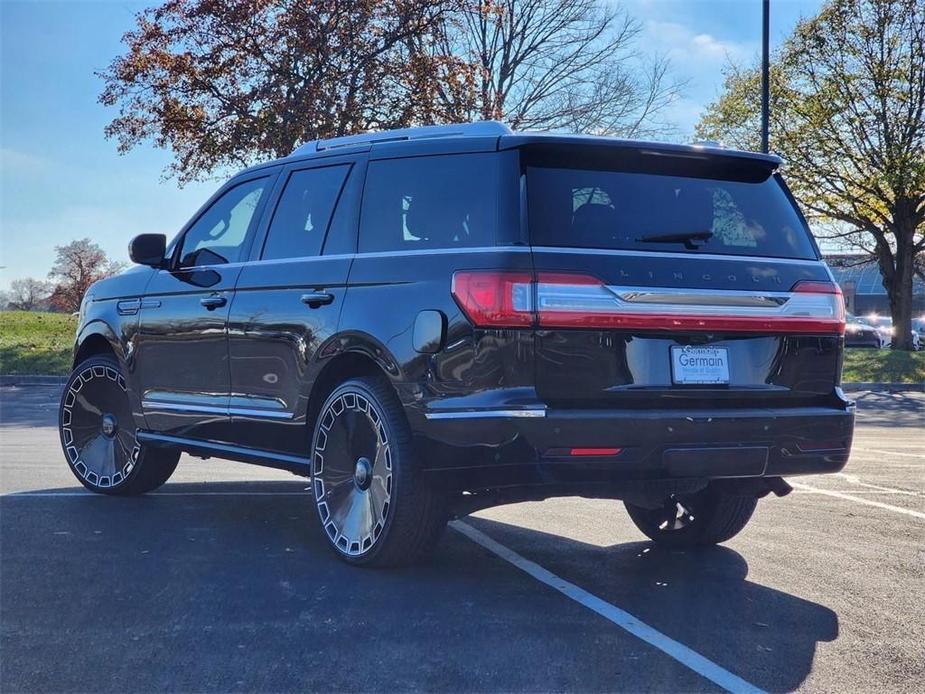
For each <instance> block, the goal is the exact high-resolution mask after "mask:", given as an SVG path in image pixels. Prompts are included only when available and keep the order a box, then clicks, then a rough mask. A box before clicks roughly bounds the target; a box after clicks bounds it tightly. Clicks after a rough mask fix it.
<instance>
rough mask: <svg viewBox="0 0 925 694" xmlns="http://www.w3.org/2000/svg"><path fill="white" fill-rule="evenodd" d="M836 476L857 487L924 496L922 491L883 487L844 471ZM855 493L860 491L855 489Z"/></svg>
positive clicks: (888, 492) (887, 492)
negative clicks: (863, 480)
mask: <svg viewBox="0 0 925 694" xmlns="http://www.w3.org/2000/svg"><path fill="white" fill-rule="evenodd" d="M836 476H837V477H841V478H842V479H843V480H845V481H846V482H848V483H849V484H856V485H858V486H859V487H866V488H867V489H875V490H878V491H880V492H883V493H886V494H905V495H907V496H925V495H923V493H922V492H916V491H911V490H909V489H896V488H895V487H883V486H881V485H879V484H871V483H870V482H862V481H861V479H860V478H859V477H858V476H857V475H849V474H846V473H844V472H839V473H837V474H836ZM854 493H855V494H860V493H861V492H860V491H858V490H856V491H854Z"/></svg>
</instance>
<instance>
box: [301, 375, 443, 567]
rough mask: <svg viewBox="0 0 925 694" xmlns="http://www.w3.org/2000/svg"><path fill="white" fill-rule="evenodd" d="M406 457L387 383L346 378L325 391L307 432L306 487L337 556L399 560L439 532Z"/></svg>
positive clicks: (404, 428) (403, 427) (405, 434)
mask: <svg viewBox="0 0 925 694" xmlns="http://www.w3.org/2000/svg"><path fill="white" fill-rule="evenodd" d="M412 460H413V454H412V451H411V446H410V432H409V431H408V425H407V422H406V421H405V419H404V413H403V412H402V410H401V406H400V405H399V403H398V402H397V398H396V397H395V395H394V393H393V392H392V391H391V388H390V386H389V385H388V383H386V382H383V381H381V380H380V379H376V378H358V379H353V380H350V381H347V382H346V383H344V384H343V385H341V386H340V387H338V388H337V389H335V390H334V392H333V393H331V395H330V396H328V398H327V400H326V401H325V403H324V405H323V406H322V407H321V410H320V412H319V415H318V418H317V421H316V424H315V432H314V436H313V438H312V492H313V494H314V503H315V508H316V509H317V512H318V519H319V521H320V522H321V528H322V530H323V532H324V534H325V536H326V538H327V540H328V542H329V544H330V545H331V547H333V548H334V549H335V550H336V551H337V553H338V554H339V555H340V556H341V557H342V558H343V559H345V560H347V561H348V562H350V563H355V564H375V565H380V566H381V565H394V564H401V563H406V562H408V561H410V560H413V559H414V558H416V557H417V556H419V555H420V554H421V553H422V552H423V551H425V550H426V549H429V547H430V546H431V545H432V544H433V542H435V541H436V539H437V537H439V533H440V530H442V528H443V526H444V525H445V524H446V518H445V517H444V516H442V515H441V513H440V510H439V508H438V506H437V504H436V500H435V495H434V494H433V492H432V491H431V490H430V489H429V488H428V487H427V486H426V485H425V484H424V481H423V480H422V479H419V478H418V477H417V476H416V475H415V474H414V472H413V467H412Z"/></svg>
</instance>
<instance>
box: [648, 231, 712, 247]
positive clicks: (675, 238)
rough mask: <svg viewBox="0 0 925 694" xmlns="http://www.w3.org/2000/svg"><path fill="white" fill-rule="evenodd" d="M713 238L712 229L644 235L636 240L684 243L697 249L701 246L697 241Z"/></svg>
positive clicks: (685, 245)
mask: <svg viewBox="0 0 925 694" xmlns="http://www.w3.org/2000/svg"><path fill="white" fill-rule="evenodd" d="M712 238H713V232H712V231H690V232H687V233H686V234H655V235H654V236H642V237H640V238H638V239H636V240H637V241H643V242H646V243H683V244H684V247H685V248H686V249H688V250H690V251H695V250H697V249H698V248H699V247H700V246H698V245H696V243H695V242H696V241H700V242H701V243H703V242H704V241H709V240H710V239H712Z"/></svg>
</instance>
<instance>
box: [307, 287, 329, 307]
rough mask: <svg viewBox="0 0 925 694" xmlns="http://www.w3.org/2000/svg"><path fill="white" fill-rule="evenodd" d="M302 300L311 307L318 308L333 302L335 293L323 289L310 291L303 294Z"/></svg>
mask: <svg viewBox="0 0 925 694" xmlns="http://www.w3.org/2000/svg"><path fill="white" fill-rule="evenodd" d="M301 301H302V303H303V304H306V305H307V306H308V307H309V308H318V307H319V306H327V305H328V304H330V303H332V302H333V301H334V295H333V294H329V293H328V292H321V291H318V292H309V293H308V294H303V295H302V299H301Z"/></svg>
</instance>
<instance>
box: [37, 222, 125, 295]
mask: <svg viewBox="0 0 925 694" xmlns="http://www.w3.org/2000/svg"><path fill="white" fill-rule="evenodd" d="M55 253H57V257H56V259H55V264H54V265H53V266H52V268H51V271H49V273H48V276H49V277H50V278H51V279H53V280H56V284H55V288H54V291H53V292H52V295H51V298H50V301H51V305H52V306H53V307H54V308H56V309H58V310H59V311H69V312H73V311H76V310H78V309H79V308H80V302H81V301H82V300H83V297H84V294H85V293H86V292H87V289H89V288H90V285H91V284H93V283H94V282H96V281H97V280H100V279H103V278H104V277H109V276H110V275H114V274H115V273H117V272H119V270H121V269H122V267H123V264H122V263H115V262H113V261H111V260H109V258H107V257H106V253H105V252H103V249H102V248H100V247H99V246H98V245H97V244H95V243H93V241H91V240H90V239H88V238H84V239H79V240H77V241H71V242H70V243H68V244H65V245H64V246H55Z"/></svg>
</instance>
